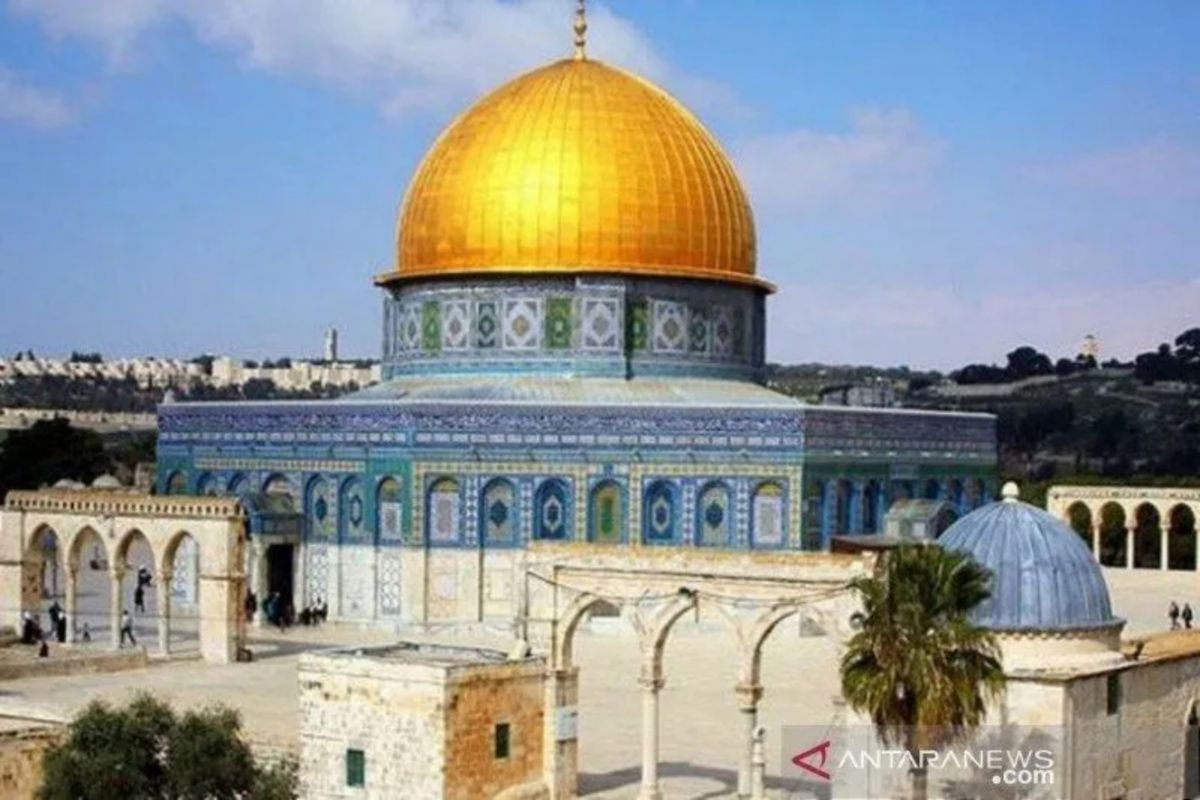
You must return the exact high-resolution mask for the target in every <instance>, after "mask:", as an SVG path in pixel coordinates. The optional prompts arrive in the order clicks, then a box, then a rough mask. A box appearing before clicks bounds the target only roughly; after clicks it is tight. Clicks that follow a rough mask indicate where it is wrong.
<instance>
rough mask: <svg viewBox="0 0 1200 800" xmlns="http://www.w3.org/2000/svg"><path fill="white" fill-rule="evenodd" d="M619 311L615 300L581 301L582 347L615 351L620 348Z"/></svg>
mask: <svg viewBox="0 0 1200 800" xmlns="http://www.w3.org/2000/svg"><path fill="white" fill-rule="evenodd" d="M620 319H621V318H620V312H619V310H618V306H617V301H616V300H592V299H585V300H584V301H583V349H584V350H600V351H614V352H615V351H616V350H618V349H619V348H620V345H621V341H620V338H619V336H620V325H621V323H620Z"/></svg>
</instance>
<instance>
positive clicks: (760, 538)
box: [750, 482, 786, 547]
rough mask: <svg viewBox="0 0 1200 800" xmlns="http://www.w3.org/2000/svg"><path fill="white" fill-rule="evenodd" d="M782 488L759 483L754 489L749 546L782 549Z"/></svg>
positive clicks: (777, 485) (783, 527)
mask: <svg viewBox="0 0 1200 800" xmlns="http://www.w3.org/2000/svg"><path fill="white" fill-rule="evenodd" d="M785 527H786V526H785V522H784V511H783V487H782V486H780V485H779V484H778V483H774V482H768V483H760V484H759V485H758V486H757V487H756V488H755V489H754V499H753V501H752V502H751V507H750V544H751V546H752V547H782V546H783V542H784V530H785Z"/></svg>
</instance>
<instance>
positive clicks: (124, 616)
mask: <svg viewBox="0 0 1200 800" xmlns="http://www.w3.org/2000/svg"><path fill="white" fill-rule="evenodd" d="M126 637H128V638H129V643H130V644H131V645H133V646H134V647H137V639H135V638H133V617H132V616H130V615H129V612H128V611H122V612H121V641H120V642H118V643H117V647H124V646H125V639H126Z"/></svg>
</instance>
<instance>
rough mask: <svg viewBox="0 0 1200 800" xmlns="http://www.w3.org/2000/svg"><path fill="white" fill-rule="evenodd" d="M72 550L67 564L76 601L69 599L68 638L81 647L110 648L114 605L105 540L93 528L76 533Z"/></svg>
mask: <svg viewBox="0 0 1200 800" xmlns="http://www.w3.org/2000/svg"><path fill="white" fill-rule="evenodd" d="M69 547H70V550H69V551H68V553H67V563H68V571H69V572H70V573H71V579H72V580H73V581H74V597H73V598H72V597H70V596H68V602H67V636H68V638H69V639H70V640H71V641H74V642H78V643H85V642H89V641H90V642H95V643H99V644H104V645H107V644H108V643H109V642H110V640H111V638H112V633H111V626H112V605H113V604H112V577H111V575H110V572H109V557H108V551H107V549H106V548H105V546H104V540H103V539H102V538H101V537H100V534H98V533H96V531H94V530H92V529H91V528H83V529H81V530H79V531H77V532H76V533H75V536H74V538H72V539H71V542H70V545H69ZM72 600H73V601H74V602H73V603H72V602H71V601H72ZM72 606H74V607H73V608H72Z"/></svg>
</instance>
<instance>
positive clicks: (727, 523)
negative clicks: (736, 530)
mask: <svg viewBox="0 0 1200 800" xmlns="http://www.w3.org/2000/svg"><path fill="white" fill-rule="evenodd" d="M732 519H733V508H732V504H731V503H730V502H729V488H728V487H726V486H725V484H723V483H720V482H715V481H714V482H713V483H710V484H708V485H706V486H705V487H704V488H703V489H702V490H701V491H700V496H699V497H698V498H697V500H696V544H699V545H705V546H710V547H728V546H729V545H730V544H731V542H732V536H731V535H730V534H731V533H732V531H733V526H732Z"/></svg>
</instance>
